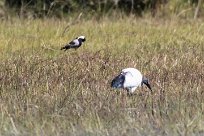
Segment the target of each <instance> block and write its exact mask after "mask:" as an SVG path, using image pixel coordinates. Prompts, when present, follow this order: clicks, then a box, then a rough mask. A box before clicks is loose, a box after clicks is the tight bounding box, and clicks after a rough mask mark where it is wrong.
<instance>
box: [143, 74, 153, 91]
mask: <svg viewBox="0 0 204 136" xmlns="http://www.w3.org/2000/svg"><path fill="white" fill-rule="evenodd" d="M143 84H145V85H146V86H147V87H148V88H149V89H150V90H151V91H152V88H151V86H150V84H149V80H148V79H147V78H146V77H142V85H143Z"/></svg>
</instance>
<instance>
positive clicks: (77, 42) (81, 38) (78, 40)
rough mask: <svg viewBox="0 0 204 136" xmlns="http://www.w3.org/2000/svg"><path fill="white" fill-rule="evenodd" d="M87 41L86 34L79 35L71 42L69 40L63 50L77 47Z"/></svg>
mask: <svg viewBox="0 0 204 136" xmlns="http://www.w3.org/2000/svg"><path fill="white" fill-rule="evenodd" d="M85 41H86V38H85V36H79V37H77V38H75V39H74V40H72V41H71V42H69V43H68V44H66V45H65V46H64V47H62V48H61V50H64V51H66V50H68V49H77V48H79V47H80V46H81V45H82V43H83V42H85Z"/></svg>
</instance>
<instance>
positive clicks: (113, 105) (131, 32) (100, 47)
mask: <svg viewBox="0 0 204 136" xmlns="http://www.w3.org/2000/svg"><path fill="white" fill-rule="evenodd" d="M65 27H66V22H65V21H54V20H44V21H42V20H33V21H28V20H27V21H19V20H15V21H14V22H2V23H1V25H0V28H1V36H0V37H1V39H2V41H1V44H0V48H1V49H2V50H1V55H0V56H1V67H0V115H1V116H0V135H204V127H203V126H204V99H203V98H204V93H203V88H204V84H203V83H204V69H203V67H204V60H203V58H204V40H203V35H202V34H203V33H204V29H203V28H204V27H203V23H202V22H193V21H188V20H186V21H181V20H180V21H179V20H177V21H155V20H152V21H150V20H145V19H144V20H135V19H133V18H129V19H128V18H127V19H125V20H122V19H119V20H118V21H114V20H112V21H110V20H106V19H104V20H102V21H101V22H96V21H94V20H92V21H82V22H81V23H79V24H75V25H73V26H71V27H70V29H69V30H68V32H66V33H65V36H64V37H62V36H61V33H62V32H63V29H64V28H65ZM79 34H84V35H86V37H87V42H86V43H85V45H84V46H82V47H81V48H79V49H78V50H77V51H73V50H72V51H71V50H70V51H67V52H61V51H58V49H60V47H61V45H62V44H63V43H65V42H66V41H67V40H68V39H72V38H73V37H75V36H77V35H79ZM50 48H51V49H54V50H50ZM125 67H135V68H138V69H140V70H141V71H142V73H144V74H145V75H146V76H147V77H149V79H150V81H151V84H152V87H153V90H154V94H153V95H151V94H150V92H149V91H148V90H147V89H146V88H140V89H138V90H137V92H136V93H135V95H134V96H132V97H127V96H124V95H123V93H122V91H119V92H117V91H116V90H113V89H111V88H110V81H111V80H112V78H113V77H114V76H115V75H116V74H117V73H118V72H119V71H120V70H121V69H123V68H125ZM123 97H124V98H123Z"/></svg>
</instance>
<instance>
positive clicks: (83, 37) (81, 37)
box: [77, 36, 86, 42]
mask: <svg viewBox="0 0 204 136" xmlns="http://www.w3.org/2000/svg"><path fill="white" fill-rule="evenodd" d="M77 39H78V40H81V41H82V42H85V41H86V38H85V36H79V37H78V38H77Z"/></svg>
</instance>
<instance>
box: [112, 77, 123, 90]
mask: <svg viewBox="0 0 204 136" xmlns="http://www.w3.org/2000/svg"><path fill="white" fill-rule="evenodd" d="M124 82H125V76H124V75H122V74H120V75H118V76H116V77H115V78H114V79H113V80H112V82H111V87H112V88H123V84H124Z"/></svg>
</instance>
